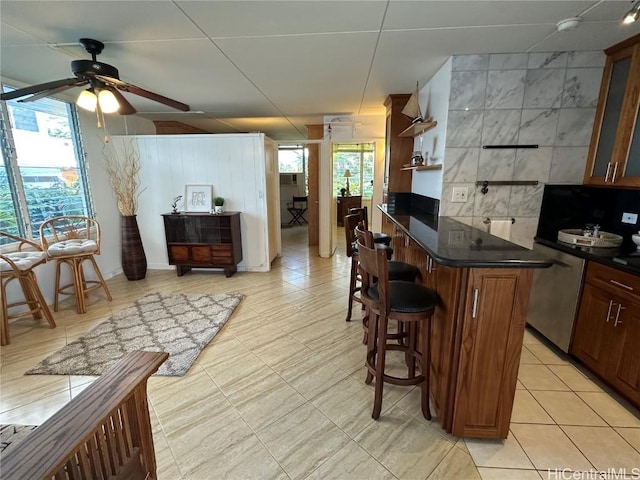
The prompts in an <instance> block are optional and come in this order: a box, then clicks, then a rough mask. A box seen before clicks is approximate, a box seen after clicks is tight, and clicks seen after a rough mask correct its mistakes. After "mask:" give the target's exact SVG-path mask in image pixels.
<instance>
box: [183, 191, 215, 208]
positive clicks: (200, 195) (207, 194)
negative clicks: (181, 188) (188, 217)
mask: <svg viewBox="0 0 640 480" xmlns="http://www.w3.org/2000/svg"><path fill="white" fill-rule="evenodd" d="M212 191H213V187H212V186H211V185H187V186H185V192H184V211H185V212H210V211H211V194H212Z"/></svg>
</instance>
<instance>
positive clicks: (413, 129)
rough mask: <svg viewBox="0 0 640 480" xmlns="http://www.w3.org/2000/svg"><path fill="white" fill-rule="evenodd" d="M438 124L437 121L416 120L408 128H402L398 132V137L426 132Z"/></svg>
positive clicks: (413, 135)
mask: <svg viewBox="0 0 640 480" xmlns="http://www.w3.org/2000/svg"><path fill="white" fill-rule="evenodd" d="M436 125H438V122H436V121H433V122H417V123H413V124H411V125H409V128H406V129H404V130H403V131H402V132H400V133H399V134H398V136H399V137H415V136H416V135H420V134H421V133H424V132H428V131H429V130H431V129H432V128H434V127H435V126H436Z"/></svg>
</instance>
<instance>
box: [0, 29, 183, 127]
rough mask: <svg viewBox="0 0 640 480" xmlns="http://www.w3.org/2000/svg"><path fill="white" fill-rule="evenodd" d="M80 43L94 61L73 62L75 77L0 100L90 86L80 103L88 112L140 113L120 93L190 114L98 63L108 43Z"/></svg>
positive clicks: (83, 40)
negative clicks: (127, 93)
mask: <svg viewBox="0 0 640 480" xmlns="http://www.w3.org/2000/svg"><path fill="white" fill-rule="evenodd" d="M79 42H80V45H82V48H84V50H85V51H86V52H87V53H89V54H91V60H73V61H72V62H71V71H72V72H73V74H74V75H75V77H71V78H64V79H62V80H54V81H52V82H46V83H41V84H39V85H33V86H31V87H25V88H19V89H18V90H13V91H11V92H6V93H2V94H1V95H0V100H13V99H16V98H20V97H25V96H27V95H30V96H27V98H22V99H20V100H18V101H19V102H32V101H34V100H38V99H40V98H43V97H49V96H51V95H54V94H56V93H59V92H63V91H65V90H68V89H70V88H74V87H80V86H83V85H87V84H88V85H89V88H88V89H86V90H83V91H82V92H81V93H80V96H79V97H78V102H77V103H78V105H80V106H82V107H83V108H86V109H88V110H93V111H95V109H96V105H98V106H99V108H100V109H101V110H102V111H103V112H104V113H112V112H115V111H118V112H119V113H120V114H121V115H132V114H134V113H136V109H135V108H134V107H133V105H131V103H129V101H128V100H127V99H126V98H125V97H124V95H122V93H120V90H122V91H123V92H129V93H133V94H134V95H139V96H141V97H145V98H148V99H149V100H153V101H155V102H159V103H162V104H164V105H168V106H169V107H172V108H175V109H177V110H182V111H183V112H188V111H189V110H190V107H189V105H186V104H184V103H182V102H178V101H177V100H173V99H171V98H168V97H164V96H162V95H159V94H157V93H153V92H150V91H149V90H145V89H143V88H140V87H137V86H135V85H132V84H131V83H127V82H123V81H122V80H120V76H119V73H118V69H117V68H116V67H113V66H111V65H108V64H106V63H102V62H99V61H98V60H97V59H96V57H97V56H98V55H100V53H101V52H102V50H103V49H104V43H102V42H100V41H98V40H93V39H91V38H81V39H80V40H79ZM83 102H87V103H83Z"/></svg>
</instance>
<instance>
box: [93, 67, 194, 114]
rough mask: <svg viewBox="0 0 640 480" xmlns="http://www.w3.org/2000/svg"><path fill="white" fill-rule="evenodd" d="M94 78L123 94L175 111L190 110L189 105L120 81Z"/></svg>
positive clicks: (100, 76) (100, 77)
mask: <svg viewBox="0 0 640 480" xmlns="http://www.w3.org/2000/svg"><path fill="white" fill-rule="evenodd" d="M95 77H96V78H97V79H98V80H101V81H103V82H105V83H107V84H111V85H113V86H115V87H117V88H118V89H120V90H122V91H123V92H129V93H133V94H134V95H139V96H141V97H145V98H148V99H149V100H153V101H154V102H158V103H163V104H165V105H167V106H169V107H172V108H175V109H176V110H182V111H183V112H188V111H189V110H191V107H189V105H187V104H186V103H182V102H178V101H177V100H173V99H172V98H168V97H164V96H162V95H159V94H157V93H153V92H150V91H149V90H145V89H144V88H140V87H136V86H135V85H132V84H130V83H127V82H123V81H122V80H118V79H116V78H113V77H107V76H103V75H96V76H95Z"/></svg>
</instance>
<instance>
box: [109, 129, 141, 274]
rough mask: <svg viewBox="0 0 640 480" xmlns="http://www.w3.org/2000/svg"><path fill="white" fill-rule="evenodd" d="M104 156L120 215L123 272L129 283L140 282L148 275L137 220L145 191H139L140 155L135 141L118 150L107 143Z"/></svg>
mask: <svg viewBox="0 0 640 480" xmlns="http://www.w3.org/2000/svg"><path fill="white" fill-rule="evenodd" d="M102 154H103V157H104V159H105V170H106V171H107V174H108V175H109V183H110V184H111V188H112V189H113V193H114V195H115V197H116V200H117V201H118V210H119V211H120V214H121V220H122V221H121V223H120V238H121V253H122V259H121V260H122V271H123V272H124V274H125V276H126V277H127V279H128V280H141V279H143V278H144V277H145V276H146V274H147V257H146V255H145V253H144V247H143V245H142V237H141V236H140V229H139V228H138V220H137V219H136V212H137V210H138V197H139V196H140V194H141V193H142V191H143V190H144V189H141V188H140V175H139V174H140V168H141V165H140V154H139V152H138V149H137V148H136V145H135V144H134V141H133V140H130V141H129V142H127V141H126V140H125V141H124V142H123V143H122V144H121V146H118V147H116V146H114V145H113V144H110V143H105V144H104V148H103V150H102Z"/></svg>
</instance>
